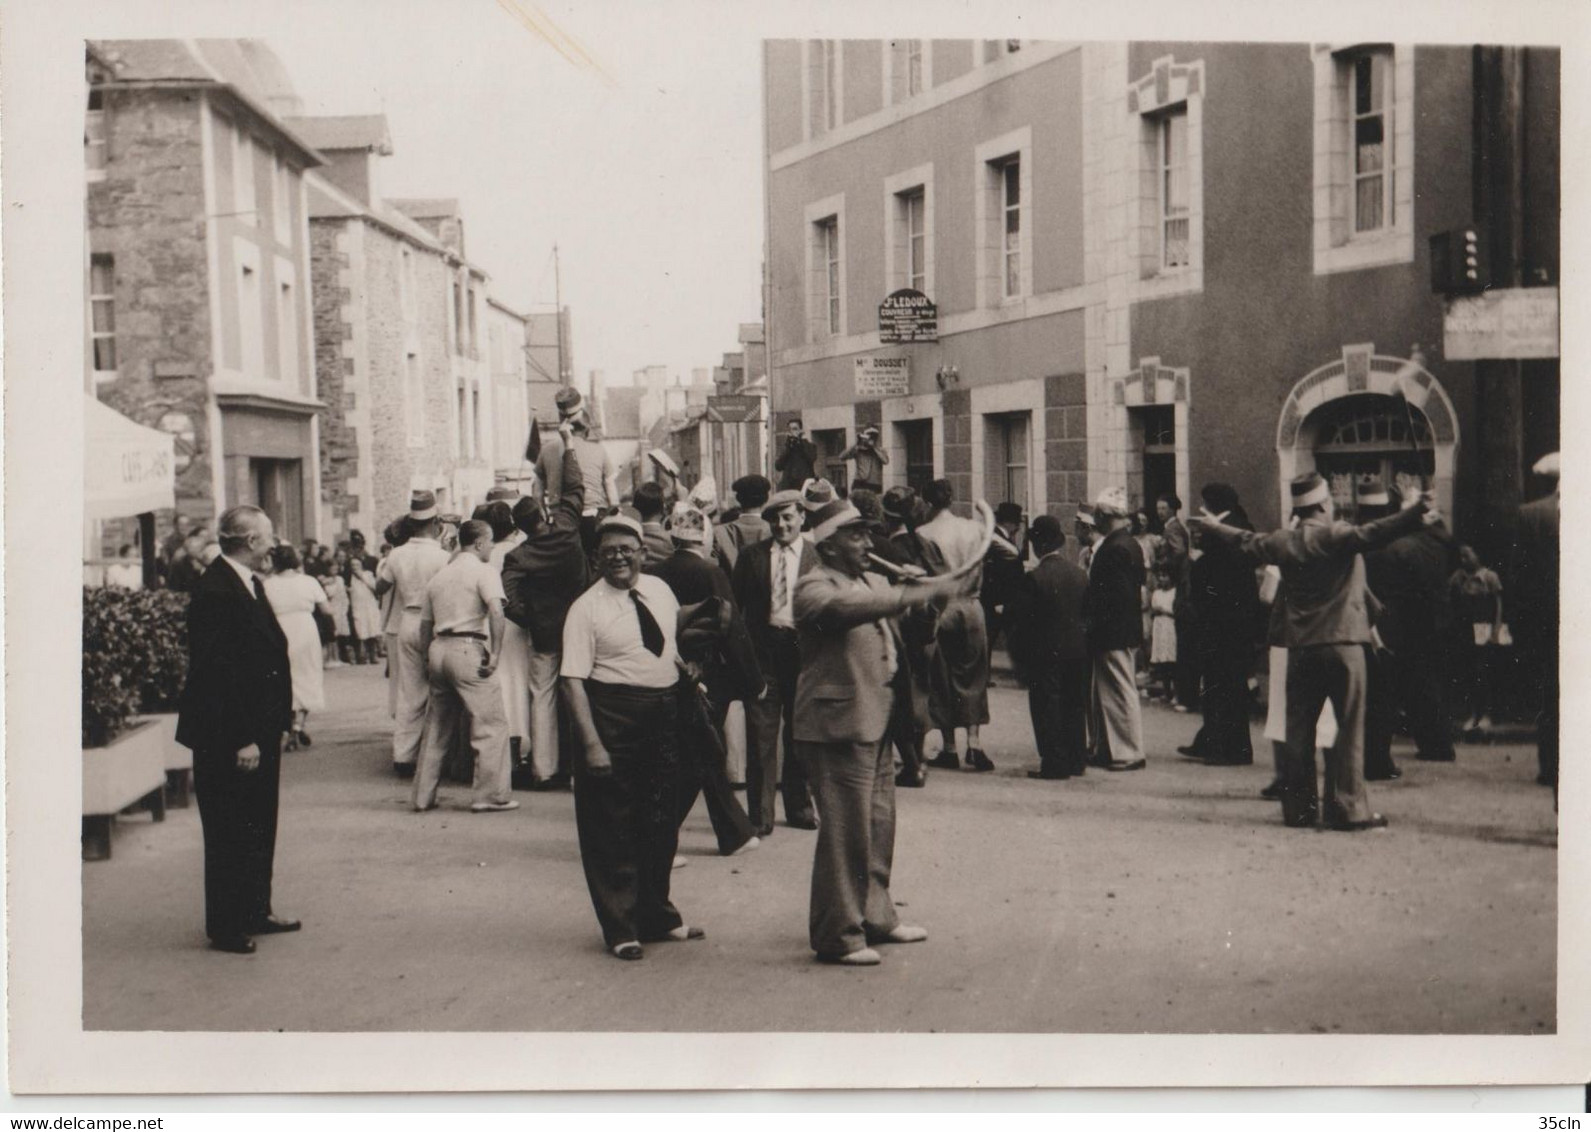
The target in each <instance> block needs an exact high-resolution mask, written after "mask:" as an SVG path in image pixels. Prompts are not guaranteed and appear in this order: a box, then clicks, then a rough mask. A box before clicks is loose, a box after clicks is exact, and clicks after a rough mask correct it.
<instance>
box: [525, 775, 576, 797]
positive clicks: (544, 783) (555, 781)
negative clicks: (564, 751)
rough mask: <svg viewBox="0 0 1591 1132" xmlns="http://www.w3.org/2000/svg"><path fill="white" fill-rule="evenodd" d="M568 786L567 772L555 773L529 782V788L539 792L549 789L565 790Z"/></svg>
mask: <svg viewBox="0 0 1591 1132" xmlns="http://www.w3.org/2000/svg"><path fill="white" fill-rule="evenodd" d="M568 786H569V776H568V775H567V774H555V775H553V776H552V777H551V778H539V779H537V780H536V781H535V782H532V783H531V784H530V788H531V789H532V790H534V791H537V792H539V793H546V792H547V791H549V790H565V789H567V788H568Z"/></svg>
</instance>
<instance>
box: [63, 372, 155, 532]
mask: <svg viewBox="0 0 1591 1132" xmlns="http://www.w3.org/2000/svg"><path fill="white" fill-rule="evenodd" d="M174 468H175V465H174V464H173V462H172V438H171V437H170V436H169V435H168V434H166V433H164V432H161V431H160V430H159V429H154V428H146V427H145V426H143V425H141V424H138V423H137V422H136V421H130V420H128V419H127V418H126V417H124V416H122V415H121V414H120V413H118V412H117V411H116V410H115V409H112V408H111V407H110V406H109V405H105V404H103V403H101V402H100V401H97V400H95V399H94V398H93V397H88V398H87V403H86V404H85V405H84V406H83V517H84V518H85V519H119V518H123V517H125V516H128V515H138V514H142V513H143V512H145V511H159V510H161V509H163V508H169V507H172V506H174V505H175V502H176V493H175V489H174V484H175V482H176V472H175V471H174Z"/></svg>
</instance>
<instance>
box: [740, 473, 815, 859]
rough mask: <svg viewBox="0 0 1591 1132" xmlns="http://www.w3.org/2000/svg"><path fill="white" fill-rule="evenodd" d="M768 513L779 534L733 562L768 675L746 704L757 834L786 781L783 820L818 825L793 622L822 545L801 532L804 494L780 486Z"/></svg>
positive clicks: (749, 793) (750, 798)
mask: <svg viewBox="0 0 1591 1132" xmlns="http://www.w3.org/2000/svg"><path fill="white" fill-rule="evenodd" d="M762 517H763V518H764V519H766V520H767V521H768V524H769V525H770V526H771V527H772V528H773V537H772V538H770V539H764V540H763V541H762V542H759V543H756V544H754V545H752V546H749V547H747V548H746V549H745V550H743V551H742V552H741V554H740V558H739V559H738V560H737V561H736V563H735V572H734V582H733V584H734V590H735V604H736V605H738V606H739V607H740V613H741V616H742V617H743V618H744V619H745V622H746V630H747V632H748V633H750V634H751V643H752V647H753V648H754V649H755V651H756V654H757V665H758V667H760V668H761V669H762V672H763V675H764V676H765V677H766V678H767V680H768V691H767V694H766V695H764V696H763V698H762V699H760V700H751V701H748V702H747V704H746V812H747V814H748V816H750V818H751V824H752V825H754V826H756V827H757V834H758V836H759V837H766V836H768V835H769V834H771V833H772V832H773V808H774V806H773V794H774V785H775V783H781V781H782V785H783V793H784V817H785V821H786V822H787V823H789V824H790V825H792V826H794V827H795V828H797V829H816V828H817V819H816V817H815V816H814V815H813V809H812V791H811V788H810V787H809V786H808V784H807V774H806V768H805V767H804V766H803V765H802V763H801V759H800V756H798V755H797V754H796V753H795V739H794V734H795V732H794V728H795V689H796V679H797V678H798V677H799V676H800V674H801V650H800V647H799V645H798V644H797V639H796V626H795V585H796V580H797V579H798V578H800V577H801V576H802V575H804V574H806V573H808V572H810V571H812V570H814V569H816V568H817V566H818V556H817V552H816V551H815V550H813V548H812V545H811V544H810V543H809V542H808V541H807V540H806V539H804V538H802V537H801V523H802V519H803V517H804V516H803V509H802V505H801V493H800V492H799V491H795V490H789V491H781V492H779V493H777V494H776V495H774V496H773V497H772V498H771V499H769V500H768V505H767V506H766V507H765V508H763V512H762ZM781 720H782V721H783V724H784V728H783V733H784V753H785V754H784V774H783V778H782V780H781V778H780V775H779V767H778V749H779V748H778V741H779V735H780V722H781Z"/></svg>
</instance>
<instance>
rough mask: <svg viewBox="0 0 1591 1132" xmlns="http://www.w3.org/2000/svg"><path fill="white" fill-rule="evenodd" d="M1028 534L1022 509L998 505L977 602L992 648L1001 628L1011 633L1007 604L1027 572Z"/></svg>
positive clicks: (1004, 504) (1012, 505)
mask: <svg viewBox="0 0 1591 1132" xmlns="http://www.w3.org/2000/svg"><path fill="white" fill-rule="evenodd" d="M1028 537H1029V536H1028V532H1027V531H1026V530H1025V529H1024V524H1023V521H1022V508H1021V507H1020V506H1019V505H1017V504H1015V503H1001V504H998V505H997V506H996V507H995V509H994V538H993V540H992V541H991V542H990V543H989V550H988V553H987V554H985V555H984V557H983V588H982V590H980V591H979V593H978V601H979V602H981V603H982V605H983V621H984V624H985V625H987V626H988V627H989V647H990V648H991V649H992V648H994V645H995V641H996V640H997V639H998V638H999V636H1000V630H1001V629H1005V630H1006V632H1007V635H1008V636H1009V633H1010V626H1011V623H1010V619H1009V617H1008V616H1007V612H1006V606H1007V605H1008V604H1009V603H1010V601H1011V597H1012V595H1013V594H1015V593H1016V590H1017V587H1019V586H1020V585H1021V584H1022V578H1023V575H1024V574H1026V572H1027V561H1028V558H1029V554H1028ZM1062 537H1063V539H1064V537H1065V536H1064V535H1063V536H1062ZM1007 647H1009V642H1007Z"/></svg>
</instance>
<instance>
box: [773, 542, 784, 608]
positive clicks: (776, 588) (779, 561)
mask: <svg viewBox="0 0 1591 1132" xmlns="http://www.w3.org/2000/svg"><path fill="white" fill-rule="evenodd" d="M784 575H785V566H784V547H782V546H780V545H779V544H778V543H774V544H773V608H774V611H775V612H778V611H780V610H782V609H784V606H785V599H784V587H785V580H784Z"/></svg>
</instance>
